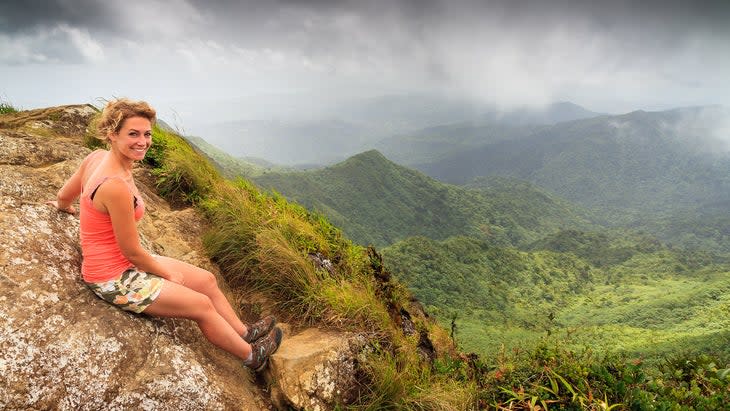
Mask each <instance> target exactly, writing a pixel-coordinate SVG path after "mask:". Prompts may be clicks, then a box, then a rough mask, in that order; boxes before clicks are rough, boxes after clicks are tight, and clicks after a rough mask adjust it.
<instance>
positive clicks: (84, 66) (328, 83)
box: [0, 0, 730, 125]
mask: <svg viewBox="0 0 730 411" xmlns="http://www.w3.org/2000/svg"><path fill="white" fill-rule="evenodd" d="M588 3H591V4H588ZM592 3H602V5H595V4H592ZM431 91H436V92H443V93H447V94H450V95H455V96H468V97H470V98H476V99H479V100H480V101H485V102H494V103H497V104H499V105H501V106H504V107H512V106H515V105H521V104H532V105H534V104H542V103H547V102H552V101H562V100H568V101H572V102H574V103H577V104H580V105H582V106H584V107H586V108H588V109H590V110H594V111H603V112H613V113H620V112H627V111H631V110H635V109H639V108H643V109H661V108H669V107H677V106H686V105H704V104H723V105H726V106H730V1H726V0H723V1H716V2H711V1H682V2H675V1H654V0H641V1H618V0H610V1H601V2H591V1H578V0H576V1H548V0H543V1H538V0H536V1H520V0H504V1H455V0H444V1H437V0H423V1H417V0H400V1H395V0H390V1H385V0H384V1H380V0H368V1H363V0H359V1H327V0H320V1H271V0H268V1H264V0H262V1H206V0H172V1H155V0H145V1H137V0H128V1H124V2H121V1H102V0H98V1H95V0H55V1H53V0H50V1H46V0H43V1H2V6H1V7H0V99H3V100H5V101H9V102H10V103H12V104H15V105H17V106H21V107H23V108H35V107H43V106H48V105H56V104H72V103H85V102H93V101H96V100H97V99H99V98H110V97H112V96H127V97H131V98H138V99H146V100H148V101H149V102H151V103H152V104H153V105H155V106H156V107H157V108H158V110H159V111H160V114H161V115H162V117H163V118H167V119H168V120H169V119H170V118H171V116H173V114H171V113H172V112H173V110H174V111H175V112H176V113H177V114H176V115H177V118H176V119H173V121H176V122H181V123H182V124H183V125H184V124H185V123H194V122H196V121H200V118H211V119H217V118H216V115H214V114H211V113H212V111H211V110H219V111H218V113H219V114H218V116H219V117H220V116H224V115H229V114H230V115H232V113H233V112H242V113H244V114H242V115H241V117H243V118H246V117H247V115H246V114H245V113H251V114H250V115H249V117H251V116H256V115H260V114H262V113H264V114H265V113H266V112H267V111H276V110H277V105H276V104H269V103H271V102H272V101H273V102H277V101H278V102H282V101H305V102H309V104H310V105H312V106H316V105H317V104H319V103H323V102H327V101H331V100H333V99H337V98H339V97H341V96H369V95H379V94H394V93H409V92H431ZM272 95H274V96H278V97H277V98H278V100H276V99H272V98H271V96H272ZM264 96H268V97H264ZM231 101H236V103H235V104H233V103H231ZM252 102H254V104H252ZM256 102H259V103H260V104H255V103H256ZM267 102H268V103H267ZM220 107H227V110H222V111H221V110H220ZM221 113H225V114H221Z"/></svg>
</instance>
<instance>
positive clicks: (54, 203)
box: [46, 200, 76, 214]
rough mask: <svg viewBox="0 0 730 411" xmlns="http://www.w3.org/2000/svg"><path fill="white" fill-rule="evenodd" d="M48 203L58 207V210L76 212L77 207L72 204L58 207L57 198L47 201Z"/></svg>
mask: <svg viewBox="0 0 730 411" xmlns="http://www.w3.org/2000/svg"><path fill="white" fill-rule="evenodd" d="M46 204H50V205H52V206H54V207H56V209H57V210H58V211H63V212H64V213H69V214H76V207H74V206H73V205H70V206H68V207H66V208H58V201H57V200H53V201H46Z"/></svg>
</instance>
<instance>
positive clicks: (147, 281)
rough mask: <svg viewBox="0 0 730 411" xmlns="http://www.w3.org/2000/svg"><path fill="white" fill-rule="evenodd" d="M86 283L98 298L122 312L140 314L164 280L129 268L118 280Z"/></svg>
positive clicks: (159, 289)
mask: <svg viewBox="0 0 730 411" xmlns="http://www.w3.org/2000/svg"><path fill="white" fill-rule="evenodd" d="M84 283H86V286H87V287H89V288H90V289H91V291H93V292H94V294H96V295H97V296H99V298H101V299H102V300H104V301H106V302H108V303H109V304H112V305H116V306H117V307H119V308H121V309H122V310H127V311H133V312H135V313H138V314H139V313H141V312H142V311H144V309H145V308H147V307H148V306H149V305H150V304H152V302H153V301H155V298H157V296H158V295H160V291H162V284H163V283H164V279H163V278H162V277H159V276H156V275H154V274H150V273H146V272H144V271H137V269H136V268H130V269H128V270H127V271H125V272H123V273H122V275H121V276H120V277H119V278H116V279H114V280H109V281H103V282H100V283H87V282H85V281H84Z"/></svg>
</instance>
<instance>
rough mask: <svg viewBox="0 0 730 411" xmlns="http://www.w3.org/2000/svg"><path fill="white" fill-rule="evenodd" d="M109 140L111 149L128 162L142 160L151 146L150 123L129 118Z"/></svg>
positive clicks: (146, 120)
mask: <svg viewBox="0 0 730 411" xmlns="http://www.w3.org/2000/svg"><path fill="white" fill-rule="evenodd" d="M109 139H110V140H111V143H112V148H113V149H115V150H116V151H118V152H119V153H120V154H122V155H123V156H125V157H127V158H129V159H130V160H142V159H143V158H144V155H145V154H146V153H147V149H149V148H150V146H151V145H152V123H150V121H149V120H148V119H146V118H144V117H130V118H128V119H126V120H124V123H122V128H121V129H119V131H118V132H116V133H112V134H111V135H110V136H109Z"/></svg>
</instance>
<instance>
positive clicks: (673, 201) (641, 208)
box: [403, 107, 730, 225]
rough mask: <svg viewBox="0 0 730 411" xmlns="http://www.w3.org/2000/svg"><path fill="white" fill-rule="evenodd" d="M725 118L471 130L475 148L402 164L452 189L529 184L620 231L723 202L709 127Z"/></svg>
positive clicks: (724, 188) (727, 188) (725, 184)
mask: <svg viewBox="0 0 730 411" xmlns="http://www.w3.org/2000/svg"><path fill="white" fill-rule="evenodd" d="M727 115H728V113H727V111H723V110H722V109H720V108H712V107H710V108H698V109H684V110H672V111H664V112H657V113H648V112H643V111H637V112H633V113H629V114H625V115H621V116H602V117H595V118H591V119H585V120H578V121H570V122H565V123H560V124H556V125H554V126H550V127H542V128H538V129H533V130H526V131H524V132H522V134H521V135H520V134H518V135H516V136H512V137H511V138H508V139H497V140H495V139H494V138H493V137H492V136H491V134H490V132H489V130H482V131H480V130H479V129H474V132H477V133H479V134H481V135H483V139H482V143H481V145H479V146H472V147H468V148H465V149H462V150H461V151H459V152H446V151H443V150H441V149H439V148H438V147H434V150H441V151H434V152H431V153H430V154H429V156H430V157H431V158H433V159H434V160H429V161H418V160H419V158H420V157H424V156H426V155H423V154H419V158H414V159H413V160H414V161H405V162H404V163H405V164H409V165H411V166H413V167H414V168H416V169H418V170H421V171H423V172H425V173H426V174H428V175H430V176H433V177H435V178H437V179H439V180H441V181H445V182H450V183H456V184H464V183H467V182H469V181H471V180H472V179H473V178H475V177H479V176H492V175H500V176H510V177H515V178H519V179H522V180H527V181H530V182H532V183H534V184H537V185H538V186H540V187H543V188H545V189H547V190H549V191H551V192H553V193H556V194H557V195H559V196H561V197H563V198H566V199H568V200H569V201H572V202H575V203H577V204H580V205H582V206H584V207H596V208H597V209H599V210H600V211H601V213H602V214H604V215H605V216H606V218H605V222H606V223H610V224H612V225H616V224H626V223H631V222H633V221H635V220H636V219H637V217H656V215H657V213H668V212H673V211H674V210H676V209H677V208H678V207H683V208H687V207H697V206H702V205H705V204H713V203H717V202H721V201H727V200H729V197H728V196H729V194H728V193H730V177H729V176H730V157H728V155H727V152H726V151H725V152H724V153H723V150H721V149H720V148H719V147H721V144H722V143H721V142H720V141H717V140H716V137H714V136H715V135H716V134H717V133H716V130H715V129H714V126H715V125H716V124H718V122H720V121H722V118H723V116H727ZM463 133H465V135H469V133H470V132H469V131H468V130H465V131H463ZM423 140H424V141H422V147H424V149H426V148H428V147H432V145H431V142H430V139H429V136H428V135H424V136H423ZM457 141H459V139H458V138H457ZM412 151H414V152H418V151H417V150H416V149H412ZM403 155H407V153H403ZM726 210H727V209H726ZM644 219H645V218H644Z"/></svg>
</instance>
